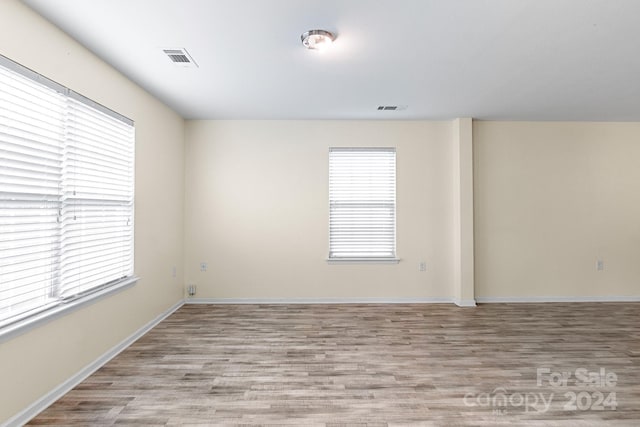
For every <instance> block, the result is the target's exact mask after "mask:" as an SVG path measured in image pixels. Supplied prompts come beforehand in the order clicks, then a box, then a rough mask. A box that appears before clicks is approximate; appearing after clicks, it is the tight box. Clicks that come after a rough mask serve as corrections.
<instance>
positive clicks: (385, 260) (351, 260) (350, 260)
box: [326, 146, 400, 264]
mask: <svg viewBox="0 0 640 427" xmlns="http://www.w3.org/2000/svg"><path fill="white" fill-rule="evenodd" d="M333 151H353V152H357V151H362V152H370V151H392V152H393V154H394V163H393V164H394V182H393V185H394V190H393V193H394V197H393V255H392V256H338V257H336V256H332V247H331V241H332V238H331V236H332V233H331V218H332V216H331V212H332V209H331V208H332V206H331V205H332V200H331V189H330V185H331V184H330V183H331V179H332V177H331V170H330V168H329V175H328V197H327V199H328V214H329V215H328V219H329V223H328V248H329V255H328V256H327V258H326V261H327V263H328V264H397V263H399V262H400V258H399V257H398V242H397V208H398V197H397V148H396V147H346V146H336V147H329V153H328V161H329V165H330V164H331V153H332V152H333ZM380 204H384V203H380Z"/></svg>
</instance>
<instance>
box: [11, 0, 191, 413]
mask: <svg viewBox="0 0 640 427" xmlns="http://www.w3.org/2000/svg"><path fill="white" fill-rule="evenodd" d="M0 54H2V55H4V56H7V57H8V58H10V59H13V60H14V61H16V62H18V63H21V64H22V65H24V66H26V67H29V68H31V69H33V70H35V71H37V72H39V73H41V74H44V75H45V76H47V77H49V78H51V79H53V80H55V81H57V82H59V83H61V84H63V85H66V86H68V87H70V88H72V89H73V90H75V91H77V92H79V93H81V94H83V95H85V96H88V97H89V98H92V99H94V100H96V101H98V102H100V103H102V104H104V105H106V106H107V107H110V108H112V109H114V110H116V111H118V112H120V113H122V114H124V115H126V116H128V117H130V118H132V119H133V120H135V122H136V206H135V209H136V218H135V219H136V236H135V245H136V250H135V262H136V268H135V269H136V273H137V274H138V275H139V276H140V277H141V278H142V280H141V281H140V282H138V284H137V285H136V286H134V287H133V288H130V289H128V290H126V291H123V292H121V293H118V294H116V295H113V296H111V297H107V298H105V299H103V300H101V301H99V302H97V303H95V304H92V305H90V306H87V307H84V308H81V309H79V310H78V311H75V312H73V313H71V314H69V315H67V316H64V317H62V318H59V319H57V320H54V321H52V322H50V323H48V324H46V325H44V326H42V327H38V328H36V329H35V330H33V331H31V332H28V333H25V334H23V335H20V336H17V337H15V338H13V339H10V340H8V341H4V342H1V343H0V379H1V380H0V423H1V422H2V421H3V420H6V419H8V418H9V417H11V416H13V415H14V414H16V413H17V412H19V411H20V410H22V409H24V408H25V407H27V406H28V405H29V404H31V403H33V402H34V401H35V400H37V399H38V398H40V397H41V396H43V395H44V394H45V393H47V392H49V391H50V390H51V389H53V388H54V387H55V386H58V385H59V384H61V383H63V382H64V381H65V380H67V379H68V378H69V377H71V376H72V375H74V374H75V373H77V372H78V371H80V370H81V369H82V368H83V367H85V366H86V365H88V364H89V363H91V362H93V361H94V360H95V359H97V358H98V357H99V356H101V355H102V354H103V353H105V351H107V350H108V349H110V348H112V347H113V346H114V345H116V344H118V343H119V342H121V341H122V340H123V339H125V338H126V337H128V336H129V335H131V334H132V333H133V332H135V331H136V330H137V329H139V328H140V327H141V326H143V325H144V324H146V323H147V322H149V321H150V320H152V319H153V318H155V317H156V316H158V315H159V314H160V313H162V312H164V311H165V310H167V308H169V307H171V306H172V305H173V304H175V303H176V302H178V301H179V300H180V299H181V298H182V275H183V271H182V270H183V269H182V242H183V236H182V217H183V210H182V209H183V187H184V164H183V154H184V148H183V140H184V121H183V120H182V118H180V117H179V116H178V115H176V114H175V113H174V112H172V111H171V110H169V109H168V108H167V107H165V106H164V105H163V104H161V103H160V102H158V101H157V100H156V99H154V98H152V97H151V96H150V95H148V94H147V93H145V92H144V91H142V90H141V89H140V88H139V87H137V86H136V85H134V84H133V83H131V82H130V81H128V80H127V79H125V78H124V77H123V76H122V75H120V74H119V73H118V72H116V71H115V70H114V69H112V68H111V67H109V66H107V65H106V64H105V63H104V62H102V61H101V60H99V59H98V58H96V57H95V56H94V55H93V54H91V53H90V52H89V51H87V50H86V49H84V48H83V47H81V46H80V45H79V44H77V43H76V42H74V41H73V40H72V39H70V38H69V37H67V36H66V35H65V34H63V33H62V32H60V31H59V30H58V29H56V28H55V27H53V26H52V25H50V24H49V23H48V22H46V21H44V20H43V19H42V18H40V17H39V16H38V15H37V14H35V13H34V12H32V11H31V10H30V9H28V8H27V7H26V6H24V5H23V4H22V3H20V2H18V1H16V0H2V1H0ZM173 266H176V267H177V277H176V278H173V277H172V271H171V269H172V267H173Z"/></svg>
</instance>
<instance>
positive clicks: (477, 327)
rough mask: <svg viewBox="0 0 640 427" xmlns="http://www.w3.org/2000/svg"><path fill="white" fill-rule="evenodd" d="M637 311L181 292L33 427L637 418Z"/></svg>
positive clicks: (638, 422)
mask: <svg viewBox="0 0 640 427" xmlns="http://www.w3.org/2000/svg"><path fill="white" fill-rule="evenodd" d="M639 309H640V304H635V303H594V304H591V303H581V304H564V303H563V304H548V303H547V304H485V305H480V306H479V307H476V308H458V307H455V306H450V305H437V304H433V305H424V304H406V305H405V304H402V305H396V304H393V305H382V304H362V305H360V304H358V305H186V306H184V307H182V308H180V309H179V310H178V311H177V312H176V313H174V314H173V315H172V316H170V317H169V318H167V319H166V320H165V321H163V322H162V323H161V324H159V325H158V326H157V327H156V328H154V329H153V330H152V331H150V332H149V333H148V334H147V335H145V336H144V337H142V338H141V339H140V340H138V341H137V342H136V343H134V344H133V345H132V346H131V347H129V348H128V349H127V350H125V351H124V352H122V353H121V354H120V355H118V356H117V357H116V358H115V359H113V360H112V361H111V362H109V363H108V364H107V365H105V366H104V367H103V368H101V369H100V370H99V371H97V372H96V373H95V374H93V375H92V376H91V377H89V378H88V379H87V380H86V381H84V382H83V383H82V384H80V385H79V386H77V387H76V388H75V389H73V390H72V391H71V392H69V393H68V394H67V395H65V396H64V397H63V398H62V399H60V400H59V401H57V402H56V403H55V404H53V405H52V406H51V407H49V408H48V409H47V410H45V411H44V412H43V413H41V414H40V415H39V416H38V417H37V418H35V419H34V420H32V422H31V424H33V425H43V424H44V425H73V424H75V425H120V424H131V425H133V424H135V425H150V424H154V425H217V424H226V425H237V424H242V425H264V424H270V425H274V424H280V425H283V424H284V425H319V426H329V425H331V426H338V425H372V426H376V425H381V426H384V425H443V426H444V425H469V426H471V425H545V426H547V425H549V426H553V425H558V426H586V425H589V426H605V425H619V426H640V310H639ZM538 369H541V370H542V371H541V376H540V378H538ZM577 369H585V370H586V372H585V373H586V374H587V376H588V375H589V374H590V375H591V377H590V378H591V379H593V380H594V382H595V381H596V380H597V381H599V382H598V384H595V383H594V384H588V385H587V384H584V381H582V380H584V379H585V378H582V380H581V374H582V371H578V372H577V374H578V376H579V377H578V378H576V370H577ZM602 370H604V375H603V377H601V375H600V374H601V372H602ZM560 372H566V373H568V375H569V376H568V377H567V379H566V384H563V383H562V382H561V380H560V379H559V378H560V374H558V375H556V373H560ZM607 374H609V377H608V378H607ZM611 374H615V376H616V377H617V378H616V380H615V384H614V379H613V376H612V375H611ZM565 376H567V374H565ZM538 379H540V384H538ZM607 379H608V380H609V383H605V384H603V383H602V382H600V380H602V381H604V382H606V381H605V380H607ZM555 380H558V381H556V382H555V384H554V381H555ZM571 393H573V395H572V394H571ZM611 393H615V399H613V396H614V395H613V394H611ZM573 396H575V397H576V399H575V402H573V403H575V404H576V409H575V410H574V409H571V403H572V400H573ZM601 396H602V399H601V398H600V397H601ZM607 397H609V399H608V400H605V398H607ZM536 399H537V404H535V405H534V403H535V402H536ZM542 399H544V401H545V402H550V403H549V407H548V409H546V410H545V406H544V403H543V401H542ZM613 403H617V406H616V407H615V408H613V406H612V405H613ZM567 405H569V406H567Z"/></svg>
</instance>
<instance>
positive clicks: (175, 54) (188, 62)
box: [162, 48, 198, 67]
mask: <svg viewBox="0 0 640 427" xmlns="http://www.w3.org/2000/svg"><path fill="white" fill-rule="evenodd" d="M162 51H163V52H164V53H165V55H167V57H169V59H170V60H171V62H173V63H174V64H176V65H179V66H181V67H197V66H198V64H196V61H194V60H193V58H192V57H191V55H189V52H187V50H186V49H181V48H178V49H162Z"/></svg>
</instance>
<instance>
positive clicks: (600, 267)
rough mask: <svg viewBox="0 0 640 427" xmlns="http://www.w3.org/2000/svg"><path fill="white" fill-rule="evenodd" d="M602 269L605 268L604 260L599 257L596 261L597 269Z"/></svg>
mask: <svg viewBox="0 0 640 427" xmlns="http://www.w3.org/2000/svg"><path fill="white" fill-rule="evenodd" d="M602 270H604V261H602V260H601V259H599V260H597V261H596V271H602Z"/></svg>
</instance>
